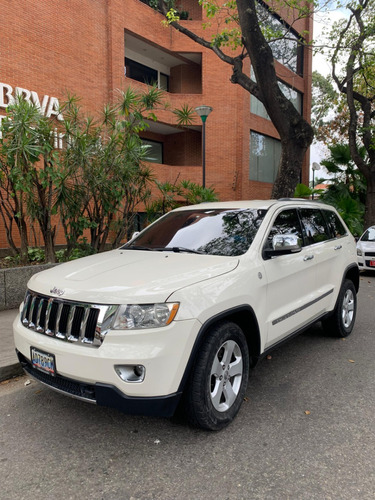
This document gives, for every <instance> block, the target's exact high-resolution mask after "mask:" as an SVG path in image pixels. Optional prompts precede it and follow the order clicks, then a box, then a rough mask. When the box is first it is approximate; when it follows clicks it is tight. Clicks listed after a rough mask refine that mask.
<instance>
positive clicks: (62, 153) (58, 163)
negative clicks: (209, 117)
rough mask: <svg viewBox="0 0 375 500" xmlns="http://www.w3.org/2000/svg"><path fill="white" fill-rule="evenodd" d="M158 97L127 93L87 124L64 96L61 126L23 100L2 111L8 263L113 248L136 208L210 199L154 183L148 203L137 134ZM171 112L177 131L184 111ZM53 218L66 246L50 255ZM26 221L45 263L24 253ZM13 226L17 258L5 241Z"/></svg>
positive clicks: (199, 191)
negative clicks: (59, 145)
mask: <svg viewBox="0 0 375 500" xmlns="http://www.w3.org/2000/svg"><path fill="white" fill-rule="evenodd" d="M163 96H164V93H163V92H162V91H161V90H159V89H158V88H157V87H149V88H148V90H147V91H144V92H138V91H135V90H134V89H132V88H128V89H127V90H125V91H122V92H119V93H118V99H117V101H116V102H115V103H114V104H113V105H111V106H110V105H106V106H104V108H103V111H102V113H101V115H100V116H98V117H97V118H96V119H94V118H93V117H90V116H86V115H85V114H84V112H83V111H82V109H81V107H80V100H79V98H77V97H75V96H71V95H68V96H67V100H66V102H65V103H64V104H63V107H62V109H61V113H62V115H63V116H64V120H63V122H60V123H54V122H53V121H51V120H49V119H47V118H45V117H43V116H42V115H41V113H40V111H39V109H38V108H37V107H35V106H34V105H32V104H30V103H29V102H27V101H25V100H24V99H21V98H19V99H17V100H16V102H15V104H14V105H12V106H9V108H8V110H7V111H8V118H7V119H5V120H3V122H2V123H3V126H2V135H3V137H2V139H1V140H0V187H1V188H2V190H0V212H1V215H2V219H3V220H4V221H7V224H8V225H7V226H6V234H7V236H8V241H9V245H10V247H11V249H12V251H13V254H14V256H15V257H14V259H15V260H17V259H18V260H20V261H21V262H22V263H27V262H31V261H40V260H42V259H43V258H45V260H46V261H47V262H48V261H50V262H53V261H55V259H58V260H59V261H64V260H69V259H72V258H78V257H81V256H84V255H89V254H91V253H94V252H98V251H103V250H104V249H106V248H108V246H109V245H112V247H117V246H119V245H120V243H121V241H122V240H123V239H126V238H127V237H128V235H129V234H130V233H131V232H132V230H133V226H134V219H135V217H136V215H137V211H138V210H139V206H140V204H143V205H146V206H148V207H149V210H150V211H154V213H160V211H161V212H165V211H167V210H170V209H171V208H173V207H174V206H176V204H178V203H180V204H181V203H194V202H195V201H196V200H198V201H200V200H204V199H210V198H213V197H214V194H213V190H211V189H206V190H203V188H202V187H201V186H197V185H195V184H193V183H188V182H185V184H184V185H182V183H180V185H179V186H177V187H176V186H172V185H170V184H168V183H165V184H162V183H160V182H156V186H157V188H158V190H159V192H160V194H161V198H160V200H154V202H149V199H150V196H151V191H152V189H151V188H152V185H153V183H154V176H153V173H152V171H151V169H150V168H149V166H148V165H147V164H146V162H145V159H146V154H147V151H146V148H145V147H144V145H143V143H142V140H141V138H140V136H139V133H140V132H142V131H144V130H146V129H147V128H148V126H149V125H148V120H156V114H155V111H156V110H157V109H158V108H161V107H162V108H163V109H167V108H168V105H167V104H165V103H164V100H163V99H164V98H163ZM171 112H173V113H174V115H175V116H176V119H177V124H178V125H179V126H181V127H182V126H184V125H190V124H191V123H192V122H193V113H194V110H193V109H192V108H190V107H189V106H188V105H184V106H182V108H181V109H178V110H171ZM55 128H58V133H59V134H61V136H63V137H64V148H63V149H62V150H57V149H55V135H54V134H55ZM176 197H179V202H176ZM152 205H153V208H152ZM54 215H58V216H59V219H60V220H59V223H60V224H61V226H62V227H63V230H64V234H65V238H66V246H67V248H66V250H64V251H60V250H59V251H58V253H57V254H56V255H55V252H54V238H55V232H56V223H57V221H58V217H55V218H52V217H53V216H54ZM30 222H37V223H38V225H39V228H40V230H41V233H42V235H43V238H44V246H45V256H44V254H43V251H42V250H40V249H32V250H29V251H28V246H29V245H28V234H27V230H28V227H29V225H30ZM15 223H17V227H18V229H19V233H20V236H21V241H22V246H21V252H19V250H18V249H17V247H16V245H15V244H14V242H13V240H12V231H13V227H14V224H15ZM87 236H89V237H88V240H87V239H86V237H87ZM22 237H23V239H22ZM19 253H20V254H21V255H20V256H17V254H19Z"/></svg>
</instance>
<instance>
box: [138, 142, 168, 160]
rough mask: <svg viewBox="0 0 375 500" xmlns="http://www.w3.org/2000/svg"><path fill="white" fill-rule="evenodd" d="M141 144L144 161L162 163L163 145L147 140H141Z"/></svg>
mask: <svg viewBox="0 0 375 500" xmlns="http://www.w3.org/2000/svg"><path fill="white" fill-rule="evenodd" d="M141 141H142V144H143V146H146V147H145V153H146V155H145V157H144V159H145V161H149V162H152V163H163V143H162V142H157V141H151V140H149V139H142V138H141Z"/></svg>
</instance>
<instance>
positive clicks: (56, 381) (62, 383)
mask: <svg viewBox="0 0 375 500" xmlns="http://www.w3.org/2000/svg"><path fill="white" fill-rule="evenodd" d="M17 356H18V359H19V361H20V363H21V366H22V368H23V369H24V370H25V372H26V373H27V374H28V375H30V376H31V377H33V378H35V379H36V380H38V381H39V382H41V383H42V384H44V385H47V386H48V387H50V388H51V389H53V390H55V391H57V392H60V393H62V394H65V395H67V396H71V397H73V398H76V399H80V400H82V401H86V402H89V403H95V404H97V405H99V406H107V407H110V408H116V409H117V410H120V411H123V412H124V413H127V414H128V415H148V416H155V417H172V416H173V414H174V412H175V411H176V408H177V405H178V403H179V401H180V398H181V395H182V392H178V393H176V394H170V395H169V396H160V397H148V398H147V397H146V398H142V397H129V396H127V395H126V394H123V393H121V392H120V391H119V390H118V389H117V387H114V386H111V385H108V384H100V383H95V384H93V385H92V384H85V383H82V382H78V381H77V380H71V379H68V378H65V377H61V376H60V375H57V376H55V377H53V376H51V375H48V374H47V373H42V372H40V371H38V370H36V369H35V368H33V367H32V365H31V363H30V361H29V360H28V359H27V358H25V356H24V355H23V354H21V353H20V352H19V351H17Z"/></svg>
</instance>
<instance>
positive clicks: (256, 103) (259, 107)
mask: <svg viewBox="0 0 375 500" xmlns="http://www.w3.org/2000/svg"><path fill="white" fill-rule="evenodd" d="M250 76H251V78H252V79H253V80H255V75H254V71H253V69H251V73H250ZM279 87H280V89H281V92H282V93H283V94H284V95H285V97H287V98H288V99H289V101H290V102H291V103H292V104H293V106H294V107H295V108H296V110H297V111H298V112H299V113H300V114H302V94H301V92H298V90H294V89H292V88H291V87H289V85H286V84H285V83H283V82H279ZM250 111H251V112H252V113H254V115H258V116H261V117H262V118H265V119H266V120H270V117H269V116H268V113H267V111H266V108H265V107H264V105H263V104H262V103H261V102H260V100H259V99H257V98H256V97H255V96H253V95H252V96H250Z"/></svg>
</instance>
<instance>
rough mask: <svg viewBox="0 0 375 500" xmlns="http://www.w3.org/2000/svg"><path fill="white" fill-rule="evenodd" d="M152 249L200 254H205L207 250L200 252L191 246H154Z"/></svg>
mask: <svg viewBox="0 0 375 500" xmlns="http://www.w3.org/2000/svg"><path fill="white" fill-rule="evenodd" d="M152 250H158V251H159V252H175V253H180V252H186V253H197V254H199V255H205V252H200V251H199V250H192V249H191V248H185V247H164V248H162V247H160V248H153V249H152Z"/></svg>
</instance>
